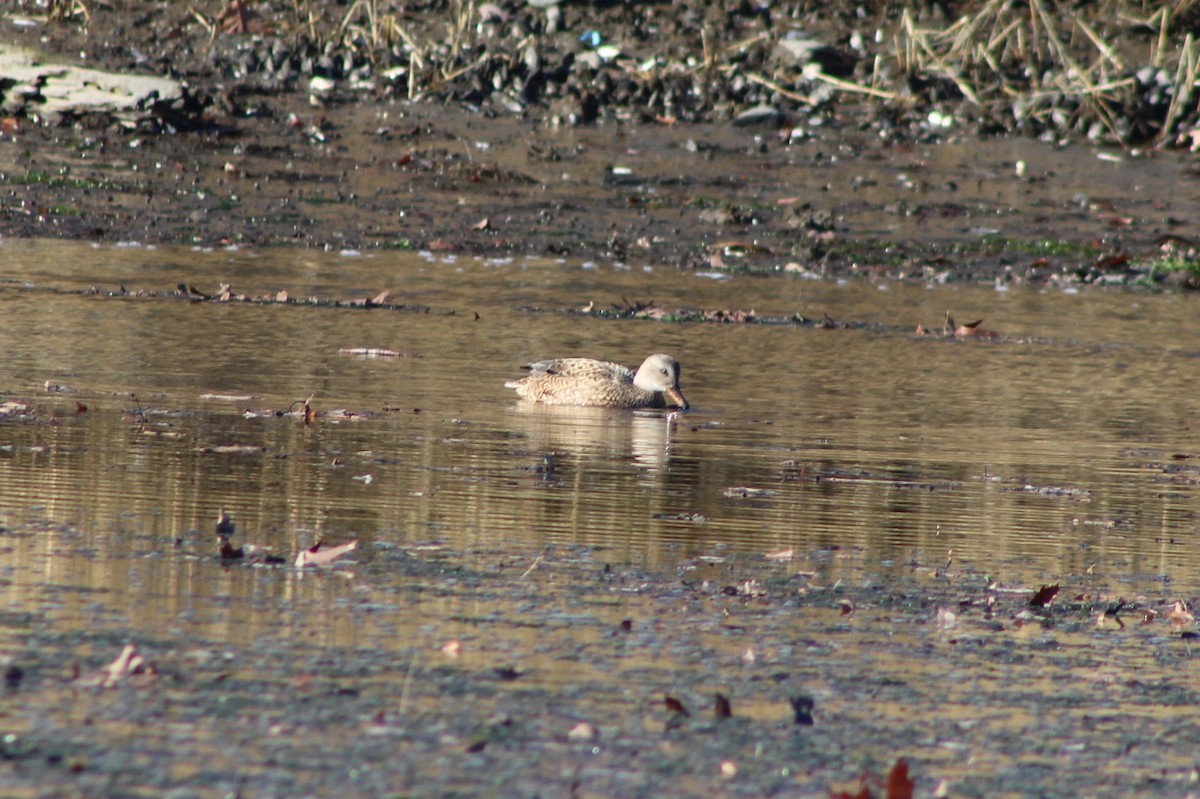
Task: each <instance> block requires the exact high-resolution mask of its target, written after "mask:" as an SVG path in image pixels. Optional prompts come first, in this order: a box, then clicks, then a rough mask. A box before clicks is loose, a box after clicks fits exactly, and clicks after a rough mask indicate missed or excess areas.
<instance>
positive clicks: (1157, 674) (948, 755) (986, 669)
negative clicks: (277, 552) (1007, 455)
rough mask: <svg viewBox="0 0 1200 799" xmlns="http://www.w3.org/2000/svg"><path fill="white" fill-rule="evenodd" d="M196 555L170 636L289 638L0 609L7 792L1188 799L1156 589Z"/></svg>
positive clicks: (442, 555) (484, 556)
mask: <svg viewBox="0 0 1200 799" xmlns="http://www.w3.org/2000/svg"><path fill="white" fill-rule="evenodd" d="M38 527H39V523H37V522H31V523H29V524H27V525H24V526H22V527H21V528H19V529H8V530H6V531H5V535H6V538H7V539H9V540H19V539H21V538H24V537H27V536H37V535H41V534H44V532H45V531H41V530H39V529H38ZM55 532H56V533H57V534H58V535H60V536H61V535H62V534H63V533H64V532H66V531H64V530H62V529H61V528H59V529H56V531H55ZM67 540H69V538H68V539H67ZM209 543H211V542H209ZM198 545H199V546H202V543H201V542H198V541H189V542H186V543H184V544H182V545H181V546H178V547H176V549H175V551H174V552H164V553H163V555H162V556H163V557H166V558H172V559H175V560H178V561H180V564H181V565H183V564H184V563H187V564H189V565H188V569H189V570H192V571H194V575H195V579H196V580H197V582H198V584H199V585H211V586H212V587H213V588H214V589H216V590H215V591H214V590H209V591H203V592H201V593H202V594H204V596H203V597H200V596H199V595H198V599H201V601H200V603H199V604H198V605H197V606H196V607H195V608H194V609H193V610H192V611H191V612H190V613H188V614H184V615H183V616H181V617H180V618H179V619H178V620H177V621H176V624H177V625H184V626H187V625H189V624H190V623H192V622H199V621H200V620H201V619H202V618H203V617H205V616H211V615H213V614H230V615H231V617H233V616H236V615H237V609H236V607H233V606H234V605H237V604H239V603H243V602H251V603H255V604H263V603H269V604H270V605H271V606H272V614H273V615H274V616H275V617H276V618H277V619H278V621H279V623H278V626H276V627H275V628H273V629H269V630H260V631H257V632H254V633H253V634H251V635H248V634H246V633H243V632H241V631H239V630H236V629H230V630H229V631H228V637H227V638H226V639H224V640H216V639H210V638H206V637H204V636H202V635H194V634H193V635H192V636H190V637H189V638H188V640H187V643H186V645H183V644H181V642H180V640H179V639H177V638H176V637H175V636H171V637H167V638H163V639H161V640H160V639H158V638H156V637H155V636H152V635H146V634H144V633H143V634H138V632H137V631H135V630H122V629H121V627H120V625H119V624H115V625H114V624H111V623H110V624H109V625H108V629H107V630H105V631H104V632H92V631H89V630H88V629H87V626H82V627H80V628H79V629H77V630H71V629H69V628H68V627H65V626H63V625H55V626H45V625H43V623H42V622H41V621H40V620H39V618H38V614H37V613H36V612H20V613H9V614H7V615H6V616H5V619H4V623H5V626H6V627H7V628H8V629H9V631H10V634H12V633H17V632H20V634H21V636H22V637H24V638H25V639H26V641H27V643H26V645H25V646H23V647H20V648H17V649H15V650H14V649H13V648H12V647H11V646H10V647H9V648H8V655H7V656H6V658H5V662H6V664H7V665H6V669H7V672H6V686H7V687H6V718H7V723H6V732H7V735H6V737H5V739H4V742H3V745H2V746H3V748H2V750H0V751H2V753H3V759H4V770H5V773H6V776H5V777H4V779H5V782H6V784H7V786H8V789H9V791H10V793H11V792H12V791H14V790H15V791H18V793H12V794H11V795H23V793H21V792H24V791H34V792H36V793H37V794H38V795H48V794H53V793H56V792H58V791H63V790H69V791H75V792H78V791H83V792H85V793H91V792H101V793H105V794H106V795H113V796H140V795H148V794H153V793H156V792H158V791H163V790H167V789H170V788H174V790H175V791H176V792H175V793H172V794H171V795H187V796H218V795H229V794H230V793H236V794H240V795H248V796H260V795H280V794H322V793H327V792H339V791H343V792H344V791H346V790H353V791H356V792H363V793H364V795H393V794H400V795H418V796H446V795H457V794H461V793H462V792H467V793H471V794H477V793H478V792H479V791H487V790H491V791H494V792H495V793H496V795H501V796H518V795H520V796H530V795H553V794H571V795H576V796H611V795H644V796H649V795H654V796H689V795H697V794H698V793H704V794H705V795H715V796H764V795H775V794H780V793H783V794H788V795H800V796H826V795H829V794H828V792H829V791H832V790H835V789H842V788H847V789H849V790H851V792H852V793H851V795H855V796H859V795H862V794H859V793H858V790H859V787H860V785H862V782H861V781H865V784H866V786H867V787H868V789H869V790H872V791H874V793H873V794H872V795H877V796H882V795H884V790H883V787H882V781H883V777H884V775H885V774H887V772H888V771H889V770H890V769H891V768H892V767H893V766H894V763H895V762H896V761H897V760H898V759H900V758H904V759H905V760H906V762H907V764H908V767H909V773H910V774H911V775H912V777H913V779H914V782H915V791H916V792H915V794H913V795H917V796H932V795H949V796H964V797H984V796H987V797H992V796H1009V795H1012V796H1016V795H1030V794H1031V793H1036V794H1037V795H1039V796H1047V797H1059V796H1061V797H1071V796H1078V795H1079V794H1080V793H1081V792H1083V793H1088V792H1090V790H1092V789H1098V790H1100V792H1101V793H1105V794H1106V795H1114V796H1115V795H1134V794H1141V793H1147V792H1152V793H1154V794H1155V795H1159V796H1185V795H1190V794H1189V790H1190V787H1191V785H1192V784H1194V781H1195V765H1194V759H1193V752H1192V747H1191V742H1193V741H1194V740H1195V739H1196V735H1197V733H1198V732H1200V731H1198V730H1197V729H1196V724H1195V720H1194V718H1193V714H1191V713H1189V712H1188V708H1191V707H1193V706H1194V705H1195V703H1196V701H1197V696H1196V693H1195V690H1194V687H1193V686H1191V685H1190V683H1189V681H1188V679H1187V672H1188V669H1187V666H1188V664H1190V662H1191V656H1190V646H1191V644H1190V643H1189V641H1190V640H1191V639H1192V638H1194V633H1185V632H1183V630H1184V629H1185V628H1187V629H1190V628H1191V626H1192V625H1191V620H1190V619H1188V618H1185V616H1186V615H1187V614H1186V613H1185V612H1181V611H1180V610H1179V607H1178V606H1177V605H1175V604H1174V603H1173V600H1171V599H1168V598H1166V597H1164V596H1163V595H1162V593H1161V592H1160V591H1157V590H1155V589H1154V587H1153V586H1154V576H1153V575H1141V576H1138V575H1129V576H1127V577H1126V578H1125V579H1124V580H1123V584H1122V585H1119V586H1118V585H1115V584H1113V583H1112V582H1110V581H1109V580H1107V579H1104V578H1100V577H1095V576H1091V575H1086V574H1079V575H1075V576H1072V577H1070V578H1068V579H1067V580H1065V581H1063V582H1062V584H1061V585H1060V584H1058V583H1055V584H1054V585H1006V584H1002V583H999V582H996V581H994V580H992V579H991V578H989V577H988V576H987V575H985V574H980V573H976V572H974V571H973V570H971V569H970V568H969V567H968V568H960V567H958V566H957V565H956V564H954V563H953V561H952V559H951V560H950V561H949V562H946V561H943V562H940V563H932V562H931V563H924V562H919V561H918V560H915V559H914V560H912V561H909V562H892V561H877V560H874V559H873V558H871V557H870V556H868V555H867V554H866V553H864V552H862V551H859V550H856V549H854V548H847V549H843V548H839V547H827V548H821V549H816V550H812V551H808V552H797V551H792V550H786V551H776V552H765V553H761V554H759V555H746V554H744V555H735V554H732V553H731V554H729V555H728V556H706V557H700V558H689V559H684V560H681V561H680V563H679V564H678V565H677V566H676V567H674V568H671V569H666V570H656V569H646V568H638V567H636V566H633V565H631V564H627V563H626V564H622V563H611V562H608V561H606V559H605V557H606V556H605V552H604V550H603V549H602V548H601V549H594V548H590V547H577V546H552V547H548V548H546V549H543V550H540V551H536V552H533V551H529V552H519V551H511V550H510V551H502V550H483V549H478V550H471V551H453V550H450V549H448V548H445V547H443V546H440V545H438V544H437V543H436V542H429V543H427V544H421V545H405V546H397V545H395V544H392V543H389V542H387V541H386V540H383V539H380V538H377V539H376V541H375V542H374V544H373V546H372V547H371V548H370V549H369V550H367V551H360V552H356V553H355V557H354V558H353V559H351V560H349V561H346V562H342V563H339V564H337V565H335V566H333V567H330V568H324V569H316V570H313V569H311V568H309V569H305V570H303V571H294V570H290V569H288V568H287V567H283V566H266V565H264V564H263V563H261V562H259V563H250V562H248V561H247V562H243V561H240V560H239V561H234V562H230V561H228V560H225V561H222V560H220V559H218V558H216V557H213V556H211V555H204V556H200V557H199V558H198V559H197V556H198V555H200V553H199V552H198V551H196V550H195V549H194V547H195V546H198ZM239 585H240V586H242V587H243V588H244V587H246V586H249V585H253V586H254V588H253V590H252V591H251V592H249V593H246V592H242V591H236V590H235V591H234V592H233V594H231V595H229V596H228V597H227V598H225V599H222V598H221V595H222V594H223V593H225V591H228V590H229V589H230V588H231V587H233V586H239ZM222 586H225V587H226V588H224V589H222V588H221V587H222ZM1140 589H1146V590H1145V592H1144V593H1142V592H1140ZM43 591H44V593H43V595H42V596H41V597H40V598H39V601H41V602H54V601H55V598H54V588H53V586H46V588H45V589H43ZM96 599H97V600H99V601H100V603H101V604H100V605H97V612H100V611H99V608H100V607H101V605H102V604H103V603H104V602H105V599H104V598H103V597H96ZM231 603H232V604H231ZM430 613H436V614H437V615H438V616H439V621H438V623H437V624H436V625H427V624H420V623H419V622H418V623H416V624H414V620H416V619H420V618H421V616H422V615H424V614H430ZM81 621H82V619H81ZM110 621H111V620H110ZM198 629H199V628H197V630H196V631H194V632H198ZM351 630H353V631H354V632H353V636H354V640H343V639H344V637H345V634H346V633H347V632H349V631H351ZM178 632H184V631H182V630H180V631H178ZM247 632H249V631H247ZM135 637H136V639H137V642H138V643H137V649H136V653H134V652H132V651H127V653H126V656H125V657H124V658H118V657H117V656H118V655H119V654H120V653H121V650H122V647H124V646H125V644H126V643H127V641H128V640H132V639H133V638H135ZM334 640H337V641H339V643H340V644H341V645H340V646H338V647H337V648H336V650H333V649H331V648H330V646H329V645H330V643H332V642H333V641H334ZM334 651H336V656H335V655H334ZM114 658H116V660H115V661H114ZM110 661H112V662H110ZM1135 674H1136V676H1132V675H1135ZM35 786H36V789H35ZM1101 786H1102V787H1101ZM179 791H182V792H183V793H178V792H179ZM31 795H32V794H31Z"/></svg>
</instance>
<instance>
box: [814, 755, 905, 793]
mask: <svg viewBox="0 0 1200 799" xmlns="http://www.w3.org/2000/svg"><path fill="white" fill-rule="evenodd" d="M913 785H914V783H913V781H912V779H910V778H909V776H908V763H907V762H906V761H905V760H904V758H900V759H898V760H897V761H896V764H895V765H894V766H892V769H891V771H889V772H888V775H887V780H886V781H885V782H884V789H883V790H884V793H883V799H912V795H913ZM829 796H830V799H875V794H873V793H871V788H870V787H869V786H868V785H867V775H866V774H863V775H862V776H861V777H859V780H858V790H857V791H853V792H852V789H851V790H842V791H833V790H831V791H830V792H829Z"/></svg>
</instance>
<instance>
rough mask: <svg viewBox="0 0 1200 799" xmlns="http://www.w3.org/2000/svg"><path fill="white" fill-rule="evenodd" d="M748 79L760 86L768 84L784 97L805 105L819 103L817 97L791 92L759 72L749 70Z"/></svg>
mask: <svg viewBox="0 0 1200 799" xmlns="http://www.w3.org/2000/svg"><path fill="white" fill-rule="evenodd" d="M746 80H748V81H750V82H751V83H757V84H759V85H760V86H766V87H767V88H768V89H770V90H771V91H773V92H777V93H779V94H782V95H783V96H784V97H787V98H788V99H790V100H795V101H796V102H798V103H804V104H805V105H816V104H817V101H816V99H814V98H812V97H809V96H808V95H807V94H797V93H796V92H790V91H788V90H787V89H785V88H783V87H782V86H780V85H779V84H778V83H775V82H774V81H772V80H768V79H767V78H764V77H763V76H762V75H759V74H758V73H757V72H747V73H746Z"/></svg>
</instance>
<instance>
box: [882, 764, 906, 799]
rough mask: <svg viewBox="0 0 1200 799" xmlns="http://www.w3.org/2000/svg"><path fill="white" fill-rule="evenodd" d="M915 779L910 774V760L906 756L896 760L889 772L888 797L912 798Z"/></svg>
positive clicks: (898, 798) (893, 798) (894, 798)
mask: <svg viewBox="0 0 1200 799" xmlns="http://www.w3.org/2000/svg"><path fill="white" fill-rule="evenodd" d="M912 795H913V781H912V779H911V778H910V777H909V776H908V762H907V761H906V760H905V759H904V758H900V759H899V760H897V761H896V765H894V766H892V770H891V771H889V772H888V776H887V788H886V793H884V796H885V797H886V799H912Z"/></svg>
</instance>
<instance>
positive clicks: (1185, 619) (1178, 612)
mask: <svg viewBox="0 0 1200 799" xmlns="http://www.w3.org/2000/svg"><path fill="white" fill-rule="evenodd" d="M1167 619H1168V620H1170V622H1171V624H1191V623H1192V622H1194V621H1196V617H1195V615H1193V614H1192V612H1191V611H1190V610H1188V606H1187V603H1186V602H1184V601H1183V600H1182V599H1180V600H1177V601H1176V602H1175V607H1174V608H1172V609H1171V612H1170V613H1168V614H1167Z"/></svg>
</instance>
